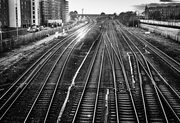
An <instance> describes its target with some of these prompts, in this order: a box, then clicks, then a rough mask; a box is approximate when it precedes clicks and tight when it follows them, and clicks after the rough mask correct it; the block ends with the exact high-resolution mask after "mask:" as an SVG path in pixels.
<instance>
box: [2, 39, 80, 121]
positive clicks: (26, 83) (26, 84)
mask: <svg viewBox="0 0 180 123" xmlns="http://www.w3.org/2000/svg"><path fill="white" fill-rule="evenodd" d="M77 38H78V37H76V38H75V39H74V40H76V39H77ZM74 40H73V41H74ZM73 41H72V42H71V43H73ZM71 43H70V44H71ZM70 44H69V45H70ZM69 45H68V46H69ZM46 61H47V59H46V60H45V62H43V64H42V63H41V64H42V65H40V68H39V69H38V71H40V70H41V69H42V67H43V66H44V65H45V64H46ZM38 71H36V74H37V73H38ZM34 76H35V74H34V75H33V76H32V77H31V78H30V80H29V81H28V82H26V81H25V82H24V83H25V84H24V86H23V88H22V87H21V88H22V90H21V91H20V93H19V94H18V95H17V97H16V98H15V99H14V100H13V101H12V103H11V104H10V106H9V107H8V108H7V109H6V110H5V112H4V114H3V115H2V116H1V118H0V120H1V119H2V118H3V117H4V115H5V114H6V113H7V111H8V110H9V109H10V107H11V106H12V105H13V103H14V102H15V101H16V100H17V98H18V97H19V96H20V95H21V94H22V92H23V91H24V90H25V88H26V87H27V86H28V84H29V83H30V82H31V81H32V79H33V78H34ZM8 101H9V99H8ZM6 103H8V102H6ZM3 106H5V104H4V105H3ZM1 109H2V108H1Z"/></svg>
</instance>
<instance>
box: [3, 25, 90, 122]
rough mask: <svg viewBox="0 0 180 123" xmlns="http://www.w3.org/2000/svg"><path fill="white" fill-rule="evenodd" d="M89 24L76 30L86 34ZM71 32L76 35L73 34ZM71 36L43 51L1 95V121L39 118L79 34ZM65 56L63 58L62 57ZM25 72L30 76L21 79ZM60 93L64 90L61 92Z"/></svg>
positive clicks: (78, 38) (41, 117)
mask: <svg viewBox="0 0 180 123" xmlns="http://www.w3.org/2000/svg"><path fill="white" fill-rule="evenodd" d="M92 27H93V23H91V24H89V25H87V26H86V27H84V28H83V29H79V30H78V31H79V32H80V31H81V32H84V33H87V32H88V31H89V30H90V29H91V28H92ZM72 35H74V34H72ZM75 35H77V34H76V33H75ZM73 38H74V36H70V37H69V38H67V39H66V40H65V41H63V42H61V43H60V44H57V45H56V46H58V48H55V47H56V46H54V47H53V48H52V49H50V50H49V51H48V52H46V53H45V54H44V55H43V56H42V57H41V58H40V59H39V60H38V61H37V62H36V63H35V64H34V65H32V66H31V68H29V70H27V71H26V72H25V73H24V74H23V76H21V77H20V79H19V80H18V81H16V82H15V83H14V84H13V86H11V87H10V88H9V89H8V90H7V91H6V92H5V93H4V94H3V95H2V96H1V119H0V120H1V121H3V122H6V121H18V122H29V121H31V122H34V121H37V122H39V121H43V118H44V115H45V114H46V110H47V107H48V105H49V103H50V100H52V99H51V97H54V96H53V95H54V94H55V92H56V89H57V86H58V85H59V79H60V77H61V75H62V72H63V70H64V68H65V65H66V63H67V61H68V59H69V57H70V55H71V53H72V51H73V49H74V48H75V46H76V45H77V44H78V42H77V40H80V38H81V37H80V35H79V36H77V37H75V39H73ZM71 40H72V41H71ZM69 47H71V48H69ZM66 50H67V51H66ZM47 54H48V55H47ZM66 55H67V57H63V56H66ZM44 56H45V57H44ZM63 62H64V63H63ZM59 68H61V69H59ZM29 73H30V75H29V76H28V77H27V78H26V79H24V76H27V74H29ZM62 93H65V92H63V91H62ZM19 105H20V106H21V108H20V107H19ZM17 111H18V112H17ZM12 116H14V117H12Z"/></svg>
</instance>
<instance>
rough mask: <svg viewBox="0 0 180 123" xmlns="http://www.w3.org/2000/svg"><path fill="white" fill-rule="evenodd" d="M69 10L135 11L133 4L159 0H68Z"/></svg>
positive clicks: (110, 12)
mask: <svg viewBox="0 0 180 123" xmlns="http://www.w3.org/2000/svg"><path fill="white" fill-rule="evenodd" d="M68 1H69V10H70V11H74V10H76V11H78V13H79V14H80V13H82V9H83V8H84V13H85V14H100V13H101V12H105V13H106V14H113V13H115V12H116V13H117V14H119V13H120V12H123V11H124V12H125V11H129V10H130V11H131V10H134V11H135V7H134V5H140V4H147V3H159V0H68Z"/></svg>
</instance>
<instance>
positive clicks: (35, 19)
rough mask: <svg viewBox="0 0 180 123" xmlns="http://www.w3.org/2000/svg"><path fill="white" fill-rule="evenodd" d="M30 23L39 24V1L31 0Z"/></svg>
mask: <svg viewBox="0 0 180 123" xmlns="http://www.w3.org/2000/svg"><path fill="white" fill-rule="evenodd" d="M31 25H40V1H39V0H31Z"/></svg>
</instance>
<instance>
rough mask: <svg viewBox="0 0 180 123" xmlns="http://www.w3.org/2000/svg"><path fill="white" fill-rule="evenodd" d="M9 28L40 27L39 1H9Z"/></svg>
mask: <svg viewBox="0 0 180 123" xmlns="http://www.w3.org/2000/svg"><path fill="white" fill-rule="evenodd" d="M8 2H9V26H10V27H28V26H30V25H40V6H39V0H9V1H8Z"/></svg>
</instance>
